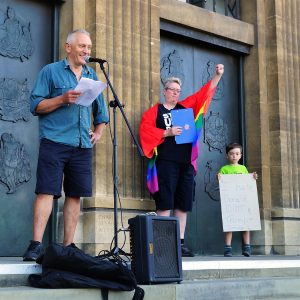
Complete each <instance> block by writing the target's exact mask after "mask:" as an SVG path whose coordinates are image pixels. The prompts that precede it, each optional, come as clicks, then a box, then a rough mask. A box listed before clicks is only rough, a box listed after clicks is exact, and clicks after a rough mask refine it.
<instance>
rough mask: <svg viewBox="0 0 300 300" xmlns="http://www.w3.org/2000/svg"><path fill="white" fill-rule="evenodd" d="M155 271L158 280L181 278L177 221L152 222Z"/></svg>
mask: <svg viewBox="0 0 300 300" xmlns="http://www.w3.org/2000/svg"><path fill="white" fill-rule="evenodd" d="M152 226H153V242H154V243H153V244H154V249H153V250H154V251H153V253H154V270H155V276H156V277H158V278H166V277H174V276H179V272H178V264H177V262H178V253H177V252H178V251H177V247H176V245H177V239H176V237H177V236H176V226H177V223H176V222H175V221H169V220H166V221H164V220H152Z"/></svg>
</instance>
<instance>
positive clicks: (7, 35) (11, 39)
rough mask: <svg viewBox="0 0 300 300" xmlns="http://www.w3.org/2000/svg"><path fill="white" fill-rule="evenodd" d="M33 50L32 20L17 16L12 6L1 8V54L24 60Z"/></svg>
mask: <svg viewBox="0 0 300 300" xmlns="http://www.w3.org/2000/svg"><path fill="white" fill-rule="evenodd" d="M33 50H34V47H33V43H32V37H31V28H30V22H27V21H23V20H21V18H20V17H17V16H16V13H15V10H14V9H13V8H12V7H10V6H8V7H7V9H6V11H3V10H0V55H2V56H5V57H10V58H17V59H20V60H21V61H24V60H26V59H29V57H30V56H31V55H32V54H33Z"/></svg>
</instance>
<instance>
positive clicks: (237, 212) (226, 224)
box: [219, 174, 261, 232]
mask: <svg viewBox="0 0 300 300" xmlns="http://www.w3.org/2000/svg"><path fill="white" fill-rule="evenodd" d="M219 184H220V196H221V209H222V220H223V231H224V232H227V231H248V230H249V231H250V230H260V229H261V224H260V215H259V207H258V197H257V187H256V180H255V179H254V178H253V175H252V174H226V175H224V174H222V175H221V179H220V182H219Z"/></svg>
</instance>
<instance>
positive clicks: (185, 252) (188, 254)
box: [181, 246, 195, 257]
mask: <svg viewBox="0 0 300 300" xmlns="http://www.w3.org/2000/svg"><path fill="white" fill-rule="evenodd" d="M181 256H182V257H194V256H195V255H194V253H193V252H192V251H191V250H190V249H189V248H187V247H184V246H181Z"/></svg>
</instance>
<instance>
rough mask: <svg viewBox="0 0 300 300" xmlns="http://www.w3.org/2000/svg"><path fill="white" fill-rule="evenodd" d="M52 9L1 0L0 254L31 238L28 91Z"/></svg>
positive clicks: (44, 53)
mask: <svg viewBox="0 0 300 300" xmlns="http://www.w3.org/2000/svg"><path fill="white" fill-rule="evenodd" d="M51 14H52V8H51V6H49V5H47V4H41V3H39V2H38V1H17V0H15V1H13V0H10V1H8V0H2V1H1V3H0V207H1V208H0V240H1V244H0V256H21V255H22V254H23V252H24V250H25V248H26V247H27V245H28V243H29V240H30V239H31V238H32V203H33V200H34V199H35V194H34V189H35V182H36V175H35V174H36V166H37V157H38V145H39V137H38V118H37V117H34V116H33V115H32V114H31V113H30V111H29V94H30V91H31V89H32V87H33V84H34V82H35V79H36V76H37V73H38V72H39V71H40V69H41V68H42V66H44V65H45V64H47V63H49V62H50V60H51V50H52V45H51V40H52V39H51V32H52V30H51V23H52V17H51ZM45 239H46V240H47V239H48V233H47V234H46V235H45Z"/></svg>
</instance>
